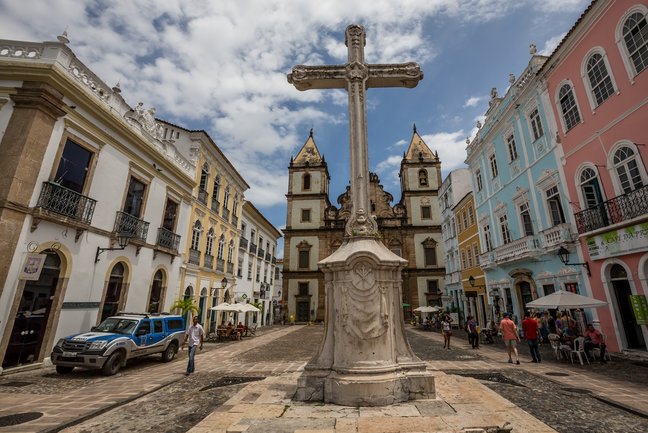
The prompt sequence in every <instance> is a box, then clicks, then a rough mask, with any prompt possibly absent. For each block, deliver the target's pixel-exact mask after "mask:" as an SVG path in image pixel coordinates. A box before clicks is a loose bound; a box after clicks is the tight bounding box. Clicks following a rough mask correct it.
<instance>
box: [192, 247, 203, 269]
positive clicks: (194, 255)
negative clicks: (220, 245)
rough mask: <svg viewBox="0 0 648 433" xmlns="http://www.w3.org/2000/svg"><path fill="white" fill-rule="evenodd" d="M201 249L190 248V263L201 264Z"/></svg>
mask: <svg viewBox="0 0 648 433" xmlns="http://www.w3.org/2000/svg"><path fill="white" fill-rule="evenodd" d="M200 254H201V252H200V250H194V249H193V248H189V263H191V264H192V265H198V266H200Z"/></svg>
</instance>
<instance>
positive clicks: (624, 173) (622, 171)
mask: <svg viewBox="0 0 648 433" xmlns="http://www.w3.org/2000/svg"><path fill="white" fill-rule="evenodd" d="M613 163H614V169H615V170H616V173H617V176H618V178H619V183H620V184H621V188H622V189H623V192H624V193H628V192H630V191H634V190H635V189H637V188H641V187H642V186H643V181H642V179H641V172H640V171H639V165H638V164H637V156H636V155H635V152H634V151H633V150H632V149H631V148H629V147H627V146H623V147H621V148H620V149H619V150H617V151H616V152H614V160H613Z"/></svg>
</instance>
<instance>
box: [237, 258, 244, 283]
mask: <svg viewBox="0 0 648 433" xmlns="http://www.w3.org/2000/svg"><path fill="white" fill-rule="evenodd" d="M236 276H237V277H239V278H243V259H242V258H241V257H239V259H238V266H237V267H236Z"/></svg>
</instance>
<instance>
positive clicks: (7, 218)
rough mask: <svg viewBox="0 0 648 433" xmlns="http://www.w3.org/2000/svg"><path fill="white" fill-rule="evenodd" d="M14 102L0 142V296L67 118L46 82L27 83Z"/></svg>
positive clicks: (14, 98) (59, 94) (55, 95)
mask: <svg viewBox="0 0 648 433" xmlns="http://www.w3.org/2000/svg"><path fill="white" fill-rule="evenodd" d="M11 99H12V100H13V102H14V104H15V105H14V110H13V113H12V115H11V118H10V119H9V124H8V125H7V129H6V131H5V133H4V136H3V137H2V141H1V142H0V251H1V252H2V257H3V259H2V260H0V295H2V292H3V291H4V288H5V286H6V285H7V273H8V272H9V265H10V263H11V257H13V256H14V253H15V250H16V244H17V243H18V237H19V236H20V232H21V230H22V227H23V223H24V221H25V218H26V216H27V214H28V212H29V200H30V199H31V197H32V194H33V192H34V188H35V186H36V177H37V174H38V173H39V172H40V169H41V165H42V163H43V157H44V155H45V151H46V149H47V144H48V143H49V140H50V138H51V135H52V130H53V129H54V124H55V123H56V121H57V119H58V118H59V117H61V116H63V115H64V114H65V111H63V104H64V103H63V100H62V99H63V95H62V94H61V93H60V92H58V91H57V90H55V89H54V88H53V87H51V86H50V85H49V84H46V83H43V82H30V81H26V82H24V83H23V86H22V87H21V88H19V89H17V92H16V94H15V95H13V96H12V97H11Z"/></svg>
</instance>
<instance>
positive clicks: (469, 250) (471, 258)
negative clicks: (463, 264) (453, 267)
mask: <svg viewBox="0 0 648 433" xmlns="http://www.w3.org/2000/svg"><path fill="white" fill-rule="evenodd" d="M466 251H467V254H466V255H467V256H468V267H469V268H472V267H473V253H472V250H471V249H470V247H468V248H467V250H466Z"/></svg>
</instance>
